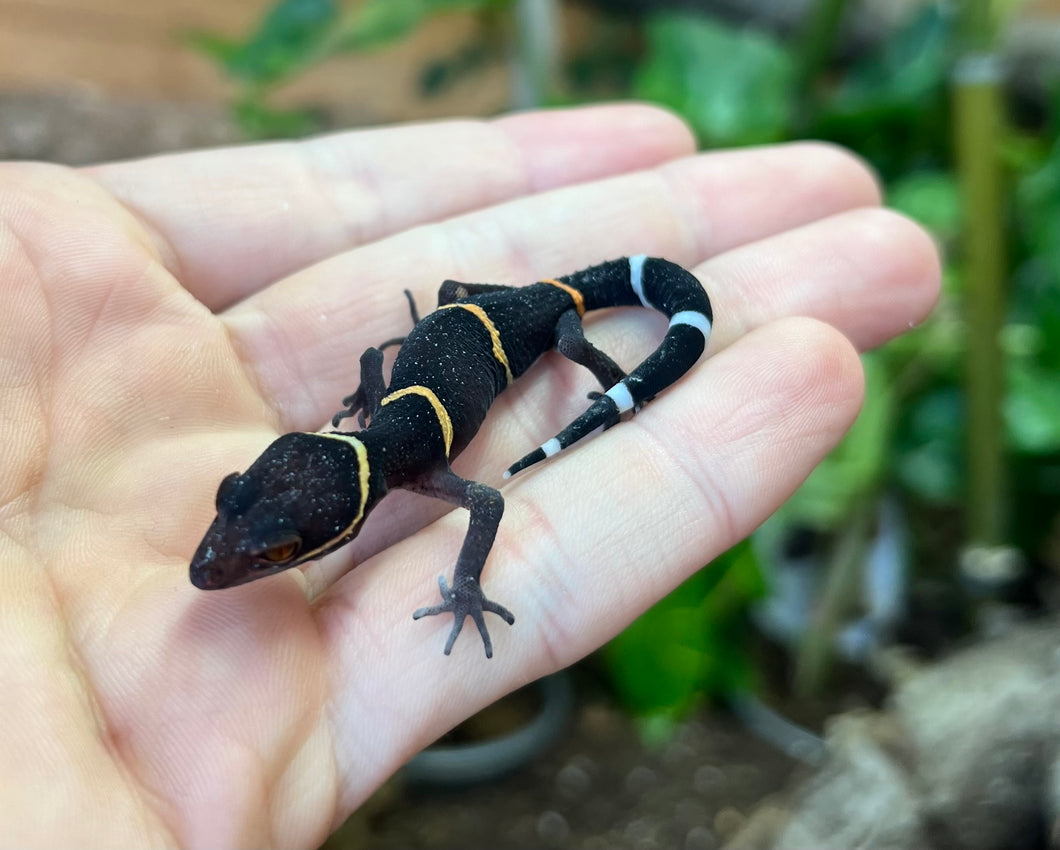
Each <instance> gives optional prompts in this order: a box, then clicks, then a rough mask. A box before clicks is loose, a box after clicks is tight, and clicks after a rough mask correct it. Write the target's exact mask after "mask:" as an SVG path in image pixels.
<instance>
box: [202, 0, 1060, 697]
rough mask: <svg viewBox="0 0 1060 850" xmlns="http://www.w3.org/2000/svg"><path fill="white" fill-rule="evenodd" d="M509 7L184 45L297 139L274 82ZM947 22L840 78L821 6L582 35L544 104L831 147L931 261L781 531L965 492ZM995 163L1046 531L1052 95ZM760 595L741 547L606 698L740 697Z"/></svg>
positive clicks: (871, 54)
mask: <svg viewBox="0 0 1060 850" xmlns="http://www.w3.org/2000/svg"><path fill="white" fill-rule="evenodd" d="M512 2H513V0H366V2H362V3H358V4H356V5H352V6H351V5H340V4H339V3H337V2H336V0H281V2H279V3H278V4H277V5H276V6H274V7H273V8H272V10H271V11H270V12H269V14H268V15H267V16H266V17H265V18H264V19H263V20H262V22H261V25H260V26H259V27H258V29H257V31H256V32H254V33H252V34H251V35H250V36H249V37H248V38H246V39H245V40H241V41H235V40H228V39H224V38H221V37H218V36H216V35H207V34H201V33H200V34H197V35H196V36H195V37H194V39H193V43H194V44H195V45H196V46H197V47H198V48H199V49H200V50H201V51H203V52H205V53H207V54H208V55H210V56H212V57H213V58H214V59H216V60H217V61H218V62H219V63H221V65H222V66H223V67H224V69H225V71H226V72H227V73H228V74H229V75H230V76H231V77H232V78H233V79H234V80H235V81H236V82H237V83H238V85H239V94H238V95H237V98H236V104H237V110H238V114H239V115H240V118H241V120H242V121H243V124H244V127H246V128H247V129H248V132H250V133H251V134H252V135H255V136H258V135H273V134H277V133H280V134H285V133H301V132H305V130H306V129H307V127H308V126H310V124H311V119H310V117H309V116H307V115H304V114H301V113H283V112H275V111H273V110H272V109H270V108H269V107H268V106H267V98H268V95H269V93H270V92H271V91H272V90H273V89H274V88H275V87H276V86H278V85H279V84H281V83H283V82H286V81H288V80H290V79H291V78H292V77H294V76H296V75H297V74H299V73H301V72H303V71H304V70H305V69H306V68H308V67H310V66H311V65H314V64H316V63H318V62H321V61H324V60H326V59H327V58H329V57H331V56H334V55H337V54H339V53H343V52H350V51H357V50H364V49H367V48H372V47H377V46H380V45H383V44H386V43H389V42H392V41H394V40H396V39H400V38H402V37H405V36H406V35H407V34H409V33H410V32H412V31H413V29H414V28H416V27H417V26H419V25H420V24H421V23H423V22H424V21H426V20H427V19H429V18H430V17H431V16H434V15H437V14H440V13H446V12H451V11H456V10H462V11H468V10H470V11H474V12H478V13H482V14H484V15H489V14H495V13H496V12H498V11H499V10H503V9H504V7H506V6H509V5H511V3H512ZM819 2H821V3H823V2H826V0H819ZM947 8H948V7H947V6H946V5H944V4H931V5H928V6H926V7H924V8H922V9H921V10H920V11H919V12H917V13H916V14H914V15H913V17H912V18H911V19H910V20H909V21H908V22H907V23H906V24H905V25H904V26H902V27H900V28H899V29H897V30H896V31H895V32H893V33H892V34H891V35H890V36H889V37H887V38H886V39H885V40H883V41H882V42H881V43H880V44H879V45H878V47H876V48H875V49H873V50H870V51H867V52H866V53H864V54H862V55H859V56H857V57H855V58H854V59H852V60H851V61H848V62H846V63H839V62H834V61H827V57H828V56H831V55H833V54H835V53H836V52H837V51H835V50H834V49H830V45H829V44H828V43H827V42H828V40H829V39H831V38H832V37H833V36H834V31H835V16H834V15H832V14H831V12H833V11H835V10H834V9H830V10H826V11H828V12H829V14H818V15H811V16H809V18H808V22H809V24H808V25H810V26H814V25H820V26H822V27H826V29H823V30H822V32H820V33H817V34H815V33H812V32H809V33H806V32H804V33H802V34H801V36H802V37H801V38H795V39H792V40H791V41H790V42H785V41H782V40H780V39H778V38H777V37H776V36H773V35H770V34H768V33H765V32H763V31H758V30H754V29H751V28H749V27H741V26H736V25H733V24H730V23H722V22H720V21H718V20H715V19H712V18H708V17H704V16H696V15H691V14H688V13H676V12H668V11H657V12H653V13H650V14H648V15H647V16H646V18H645V19H644V21H643V28H642V36H643V38H642V40H641V42H640V53H639V54H638V55H635V56H634V55H628V54H624V53H622V50H617V51H616V49H615V48H614V45H615V44H622V41H621V40H620V39H615V38H611V37H609V38H608V39H604V40H602V41H601V40H599V39H598V40H596V42H592V39H590V42H592V47H591V48H590V51H594V52H587V53H586V54H585V55H582V56H575V57H571V58H570V60H569V66H568V69H567V70H568V72H569V76H568V89H567V91H566V92H564V93H562V95H561V94H560V93H557V100H563V101H565V102H566V101H577V100H578V99H579V91H583V92H584V91H587V90H589V89H592V90H593V91H592V97H593V98H598V96H599V90H598V89H594V84H595V83H596V82H598V80H599V79H605V80H608V81H611V83H612V84H613V83H614V82H615V81H619V82H618V88H617V89H616V90H614V91H613V92H612V93H613V94H614V95H615V96H621V97H625V96H629V95H632V96H634V97H637V98H642V99H645V100H649V101H654V102H657V103H661V104H664V105H666V106H668V107H670V108H671V109H674V110H676V111H677V112H679V113H680V114H681V115H683V116H684V117H685V119H686V120H687V121H688V122H689V124H690V125H691V126H692V128H693V129H694V131H695V132H696V134H697V136H698V138H699V141H700V143H701V144H702V145H703V146H705V147H716V146H732V145H746V144H760V143H765V142H773V141H782V140H787V139H793V138H799V137H813V138H820V139H827V140H831V141H834V142H837V143H840V144H843V145H845V146H847V147H849V148H851V149H853V150H855V151H857V152H858V153H860V154H861V155H862V156H863V157H865V158H866V159H867V160H868V161H869V162H871V163H872V165H873V166H874V167H875V168H876V169H877V171H878V173H879V174H880V176H881V180H882V182H883V184H884V189H885V193H886V197H887V201H888V203H889V205H890V206H892V207H894V208H896V209H898V210H900V211H902V212H903V213H905V214H906V215H908V216H910V217H912V218H913V219H915V220H917V221H918V222H920V223H921V224H922V225H923V226H925V227H926V228H927V229H928V230H930V231H931V232H932V233H933V234H934V236H935V238H936V239H937V241H938V243H939V244H940V246H941V247H942V249H943V255H944V257H945V258H946V260H945V262H946V265H945V269H944V287H943V294H942V298H941V301H940V303H939V305H938V307H937V309H936V310H935V313H934V315H933V316H932V318H931V319H930V320H928V321H927V322H925V323H924V324H923V326H921V327H918V328H915V329H912V330H911V331H910V332H909V333H907V334H905V335H903V336H902V337H901V338H899V339H897V340H895V341H893V342H892V343H890V344H888V345H887V346H884V347H883V348H882V349H880V350H878V351H876V352H873V353H871V354H869V355H866V356H865V358H864V363H865V369H866V379H867V393H866V402H865V406H864V410H863V412H862V414H861V416H860V417H859V419H858V420H857V422H856V424H855V425H854V427H853V428H852V429H851V431H850V433H849V434H848V435H847V436H846V437H845V439H844V440H843V441H842V443H841V444H840V445H839V446H838V448H837V449H836V450H835V451H834V452H833V453H832V454H831V455H830V456H829V457H828V458H827V459H826V460H825V461H824V462H823V463H822V464H821V465H820V467H819V468H818V469H817V470H816V471H815V472H814V473H813V474H812V475H811V476H810V477H809V479H808V480H807V481H806V483H805V484H804V485H803V487H802V488H801V489H800V490H799V492H798V493H796V494H795V496H794V497H793V498H792V499H791V501H790V502H789V503H788V504H787V505H786V506H785V508H784V509H783V510H784V513H785V515H786V516H787V517H788V519H789V520H790V521H791V522H792V523H796V524H799V523H801V524H805V525H807V526H809V527H812V528H814V529H816V530H818V531H823V532H825V533H827V532H829V531H832V530H835V529H838V528H842V527H843V526H844V524H846V523H847V522H848V521H849V519H850V516H851V512H852V511H854V510H855V509H856V506H858V505H864V504H866V502H867V501H871V500H872V499H873V498H876V497H878V496H879V495H880V494H881V493H883V492H884V491H885V490H888V491H895V490H897V491H898V492H901V493H904V494H906V496H907V500H908V504H910V505H911V506H913V509H914V510H915V509H916V508H915V506H916V505H918V504H921V505H932V506H956V505H957V504H958V503H959V500H960V497H961V494H962V487H963V486H964V478H965V474H964V462H965V460H964V458H965V454H964V441H965V421H964V419H965V414H964V406H965V405H964V393H963V389H962V386H961V377H962V368H963V367H962V358H963V356H964V353H965V351H966V346H968V345H975V344H976V341H975V340H969V339H967V338H966V332H965V325H964V321H963V319H962V310H961V298H962V295H963V288H962V279H961V271H960V268H959V266H958V265H957V264H956V263H955V261H954V258H955V257H957V256H958V255H959V244H958V242H957V240H958V237H959V235H960V234H961V232H962V227H963V226H964V217H963V215H962V207H961V199H960V196H959V190H958V182H957V177H956V174H955V165H954V156H953V145H952V138H951V134H952V132H953V131H952V127H951V106H950V99H951V80H950V75H951V72H952V69H953V67H954V60H955V57H956V55H957V50H958V33H957V21H956V20H955V18H954V16H953V15H952V14H948V13H947V11H946V10H947ZM1011 8H1013V3H1012V2H1006V3H996V4H994V7H993V12H994V14H998V15H1005V14H1009V11H1010V9H1011ZM840 11H841V10H840ZM606 26H612V24H606ZM494 34H495V33H494ZM815 35H816V36H819V37H815ZM822 39H823V40H824V42H825V43H824V46H823V47H822ZM604 42H606V44H604ZM632 43H633V44H637V43H638V42H637V40H636V39H632ZM807 45H812V46H813V47H812V50H811V48H808V47H807ZM800 47H801V48H802V54H800V52H799V50H800ZM483 50H484V48H483V46H482V45H472V46H470V47H467V46H465V47H463V48H461V50H460V52H458V53H457V59H456V60H454V64H453V67H454V68H457V69H459V68H462V67H473V66H474V65H475V62H476V61H479V60H480V59H481V56H482V53H483ZM809 52H813V53H814V56H813V57H808V56H807V54H808V53H809ZM822 56H823V57H824V61H822ZM425 71H426V72H425V75H424V80H425V82H426V83H427V84H426V85H425V90H426V91H427V92H428V93H430V92H436V91H438V90H441V89H442V88H443V87H444V84H445V82H446V80H447V79H449V76H452V74H450V71H449V70H447V66H446V64H445V63H442V64H440V65H439V64H438V63H437V62H435V63H434V64H433V65H431V66H429V67H427V68H426V69H425ZM808 74H809V75H810V76H811V77H812V79H807V75H808ZM447 75H449V76H447ZM622 86H628V88H626V89H624V90H623V89H622V88H621V87H622ZM1058 91H1060V90H1058ZM586 96H588V95H586ZM998 156H999V157H1002V158H1003V161H1004V162H1005V164H1006V166H1007V168H1008V171H1009V176H1010V180H1011V186H1012V192H1011V199H1012V208H1011V210H1009V209H1006V210H1005V211H1004V212H1005V214H1006V215H1007V216H1009V217H1010V221H1011V228H1010V235H1009V238H1010V241H1011V245H1010V246H1009V257H1010V263H1011V268H1010V281H1011V292H1010V293H1009V303H1010V305H1011V311H1010V314H1009V315H1008V316H1007V324H1006V326H1005V328H1004V331H1003V334H1002V339H1001V343H1002V350H1003V356H1004V358H1005V363H1004V369H1005V373H1006V375H1007V381H1008V383H1007V391H1006V392H1007V395H1006V398H1005V406H1004V423H1005V428H1006V440H1007V444H1008V447H1009V449H1010V451H1011V453H1012V458H1013V464H1014V465H1015V467H1016V468H1018V469H1019V470H1020V473H1019V474H1018V475H1015V476H1013V486H1014V488H1015V492H1014V493H1013V499H1014V501H1015V503H1016V504H1021V505H1022V504H1030V505H1033V506H1034V507H1035V509H1036V510H1037V511H1038V513H1037V514H1035V515H1039V514H1040V513H1041V511H1042V510H1043V506H1049V507H1048V510H1050V511H1052V514H1051V515H1053V516H1055V512H1056V507H1057V505H1058V504H1060V475H1058V474H1057V469H1058V467H1060V97H1057V99H1056V101H1055V102H1054V103H1053V104H1052V109H1051V110H1049V118H1048V121H1047V122H1045V123H1044V125H1043V126H1035V127H1029V128H1021V130H1020V132H1019V133H1018V134H1017V133H1015V132H1012V133H1010V134H1009V135H1008V136H1007V137H1006V139H1005V144H1004V149H1003V150H1001V151H998ZM1017 513H1018V512H1017ZM1043 531H1044V529H1043V528H1042V524H1038V525H1029V524H1027V523H1024V524H1022V525H1019V524H1018V526H1017V533H1018V534H1019V535H1022V536H1020V537H1019V538H1018V539H1017V540H1016V541H1015V542H1016V543H1018V544H1019V545H1021V546H1022V547H1023V548H1025V549H1027V550H1030V551H1034V549H1035V547H1036V546H1037V545H1038V542H1039V541H1038V539H1037V538H1038V537H1040V536H1041V535H1042V533H1043ZM938 556H939V557H947V556H946V555H945V554H944V553H938ZM951 556H952V553H951ZM763 592H764V585H763V579H762V571H761V570H760V568H759V564H758V562H757V560H756V557H755V555H754V554H753V549H752V547H751V546H750V545H749V544H747V543H743V544H741V545H740V546H738V547H736V548H735V549H733V550H731V551H730V552H728V553H726V554H725V555H723V556H722V557H721V558H719V559H718V560H716V561H715V562H714V563H713V564H712V565H711V566H709V567H708V568H706V569H704V570H703V571H701V572H700V573H699V574H697V575H696V576H694V577H693V578H692V579H690V580H689V581H688V582H686V583H685V584H684V585H682V586H681V587H680V588H679V589H678V590H677V591H675V592H674V593H673V594H672V595H671V596H670V597H668V598H667V599H665V600H664V601H663V602H661V603H660V604H659V605H658V606H657V607H655V608H653V609H652V610H650V611H648V612H647V613H645V614H644V615H643V616H642V617H641V618H640V619H639V620H637V622H636V623H634V624H633V625H632V626H631V627H630V629H629V630H627V631H626V632H625V633H623V634H622V635H620V636H619V637H617V638H616V639H615V640H614V641H613V642H612V643H611V644H610V645H609V646H608V647H606V649H605V650H604V653H603V655H602V658H603V661H604V664H605V666H606V668H607V670H608V671H609V673H610V676H611V678H612V680H613V682H614V684H615V688H616V690H617V691H618V693H619V694H620V695H621V696H622V698H623V699H624V700H625V701H626V703H627V704H628V705H629V706H630V708H631V709H632V710H634V711H636V712H637V713H640V714H645V715H653V716H655V717H662V718H668V717H673V716H674V715H676V714H678V713H680V712H682V711H684V710H687V709H688V708H689V707H690V706H692V705H695V704H696V703H697V702H699V701H700V700H702V699H704V698H709V697H711V696H714V695H719V694H724V693H728V692H732V691H733V690H739V689H744V688H747V687H748V686H749V684H750V682H751V679H752V676H751V671H750V668H749V664H748V661H747V655H746V654H745V651H744V649H743V647H745V646H746V642H747V641H746V636H747V632H746V630H745V628H744V623H745V621H746V615H747V612H748V609H749V608H750V606H751V605H752V603H753V602H754V600H756V599H757V598H759V597H760V596H761V595H762V593H763Z"/></svg>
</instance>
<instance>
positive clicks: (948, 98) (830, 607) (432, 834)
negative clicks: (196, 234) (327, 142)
mask: <svg viewBox="0 0 1060 850" xmlns="http://www.w3.org/2000/svg"><path fill="white" fill-rule="evenodd" d="M631 97H632V98H639V99H643V100H648V101H653V102H656V103H660V104H663V105H665V106H667V107H669V108H671V109H673V110H675V111H676V112H678V113H680V114H681V115H683V116H684V118H685V119H686V120H687V121H688V122H689V124H690V125H691V126H692V127H693V129H694V130H695V133H696V135H697V138H698V140H699V143H700V145H701V147H703V148H705V149H706V148H717V147H731V146H740V145H752V144H762V143H769V142H778V141H784V140H789V139H795V138H823V139H828V140H832V141H834V142H837V143H840V144H843V145H846V146H848V147H850V148H852V149H854V150H855V151H857V152H859V153H860V154H861V155H862V156H863V157H865V158H866V159H867V160H869V161H870V162H871V163H872V165H873V166H874V167H875V168H876V169H877V171H878V173H879V175H880V179H881V181H882V183H883V185H884V188H885V193H886V198H887V203H888V204H889V205H890V206H892V207H895V208H897V209H899V210H901V211H902V212H904V213H906V214H907V215H910V216H912V217H913V218H915V219H916V220H918V221H919V222H921V223H922V224H923V225H924V226H925V227H927V228H928V229H929V230H930V231H931V232H932V233H933V234H934V235H935V237H936V239H937V241H938V244H939V246H940V249H941V251H942V253H943V257H944V263H945V270H944V291H943V295H942V299H941V301H940V303H939V305H938V307H937V309H936V310H935V312H934V314H933V316H932V317H931V318H930V319H929V320H928V321H927V322H925V323H924V324H923V325H922V326H919V327H917V328H914V329H911V331H910V333H908V334H906V335H905V336H903V337H902V338H901V339H898V340H896V341H894V342H892V343H891V344H889V345H888V346H886V347H884V348H882V349H880V350H877V351H874V352H870V353H868V354H866V355H865V356H864V364H865V369H866V373H867V379H868V392H867V394H866V402H865V407H864V410H863V412H862V414H861V416H860V418H859V419H858V421H857V422H856V424H855V426H854V428H853V429H852V431H851V432H850V434H849V435H848V436H847V437H846V438H845V440H844V441H843V443H842V444H841V445H840V446H839V447H838V448H837V449H836V450H835V451H834V452H833V453H832V455H830V456H829V457H828V458H827V459H826V460H825V461H824V463H822V464H821V466H820V467H819V468H818V469H817V470H816V471H815V472H814V473H813V474H812V475H811V477H810V478H809V480H808V481H807V482H806V484H805V485H804V486H803V487H802V488H801V490H800V491H799V492H798V493H797V494H796V495H795V496H794V497H793V498H792V499H791V500H790V501H789V502H788V503H787V504H786V505H785V506H784V507H783V508H782V509H781V510H780V511H779V512H778V513H777V514H776V515H775V516H774V517H773V518H772V519H771V520H769V521H768V522H767V523H766V525H765V526H763V528H762V529H761V530H760V531H758V532H757V533H756V534H755V535H754V536H753V537H752V538H751V539H750V540H748V541H746V542H744V543H742V544H740V545H739V546H737V547H736V548H734V549H733V550H731V551H730V552H728V553H726V554H725V555H724V556H722V557H721V558H719V559H718V560H717V561H715V562H714V563H713V564H711V565H706V566H707V568H706V569H704V570H703V571H701V572H700V573H699V574H698V575H696V576H695V577H693V578H692V579H691V580H690V581H688V582H687V583H686V584H685V585H684V586H682V587H681V588H679V589H678V590H677V591H676V592H675V593H674V594H672V595H671V596H670V597H669V598H667V599H666V600H664V601H663V602H661V603H660V604H659V605H658V606H656V607H655V608H653V609H652V610H651V611H649V612H648V613H647V614H645V615H644V616H643V617H642V618H641V619H640V620H638V621H637V622H636V623H634V624H633V626H631V627H630V628H629V629H628V630H627V631H626V632H624V633H623V634H622V635H620V636H619V637H618V638H616V639H615V640H614V641H613V642H612V643H611V644H609V645H608V646H606V647H605V648H604V649H603V650H601V651H600V652H599V653H597V654H595V655H594V656H592V657H590V658H588V659H586V660H585V661H583V662H582V663H580V664H579V665H577V667H575V668H574V669H572V670H570V671H566V672H565V673H564V674H561V675H559V676H557V677H552V678H550V679H548V680H546V681H544V682H541V683H537V684H535V685H533V686H530V687H528V688H527V689H525V690H524V691H522V692H519V693H517V694H515V695H513V696H512V697H509V698H507V699H506V700H504V701H502V702H501V703H498V704H497V705H495V706H493V707H492V708H491V709H489V710H487V711H485V712H483V713H482V714H481V715H480V716H478V717H476V718H474V719H473V720H472V721H470V722H469V723H467V724H465V725H464V726H462V727H461V728H460V729H457V730H454V732H453V733H451V734H450V735H449V736H448V737H447V739H446V740H444V741H443V742H441V744H440V745H439V746H438V747H437V748H435V749H434V750H432V751H430V752H428V753H425V754H422V755H421V756H419V757H417V759H415V760H414V761H413V762H412V763H410V765H409V766H408V767H407V768H406V769H405V770H404V771H402V772H401V773H400V774H399V775H398V776H396V777H395V778H394V779H393V780H391V781H390V782H389V783H388V784H387V785H386V786H385V787H384V788H383V789H381V790H380V792H379V793H377V794H376V796H375V797H374V798H373V799H372V800H371V801H369V803H368V804H366V805H365V806H364V807H363V809H362V810H361V811H360V812H358V813H356V814H355V815H354V816H353V817H352V818H351V819H350V820H349V821H348V822H347V824H345V825H344V826H343V827H342V828H340V830H339V831H338V832H337V833H336V834H335V835H334V836H332V838H331V839H330V840H329V842H328V845H327V846H329V847H333V848H341V847H347V846H359V847H360V846H366V847H424V848H428V847H430V848H442V847H462V848H463V847H476V846H503V847H513V848H522V847H528V848H529V847H572V848H574V847H579V848H580V847H585V848H612V847H629V848H640V849H641V850H647V848H655V847H659V848H669V847H676V848H687V850H711V848H716V847H723V846H729V847H800V846H802V847H809V846H814V847H826V846H834V847H854V846H858V847H896V848H897V847H910V848H914V847H915V848H930V847H939V848H942V847H955V846H960V847H965V848H979V847H981V848H990V847H999V848H1000V847H1009V848H1020V847H1028V848H1038V847H1060V762H1058V761H1057V754H1058V753H1060V725H1058V724H1057V718H1058V717H1060V629H1058V628H1057V626H1056V623H1057V618H1056V613H1057V611H1058V610H1060V0H1024V2H1021V0H965V2H963V3H958V2H954V3H943V2H927V0H861V1H860V2H855V0H786V2H767V0H594V1H593V2H590V0H584V1H583V2H560V0H281V2H276V3H270V2H268V0H209V2H207V0H156V2H143V0H0V157H2V158H12V159H29V158H37V159H48V160H53V161H59V162H65V163H70V164H83V163H89V162H97V161H102V160H107V159H115V158H126V157H132V156H141V155H146V154H150V153H155V152H159V151H165V150H177V149H186V148H192V147H202V146H207V145H214V144H219V143H227V142H236V141H246V140H257V139H268V138H286V137H297V136H301V135H306V134H310V133H314V132H321V131H329V130H335V129H339V128H346V127H357V126H367V125H376V124H381V123H389V122H395V121H405V120H422V119H429V118H439V117H445V116H454V115H459V116H468V115H482V116H487V115H493V114H497V113H500V112H503V111H506V110H509V109H513V108H529V107H535V106H550V105H565V104H576V103H583V102H593V101H601V100H615V99H624V98H631Z"/></svg>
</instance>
